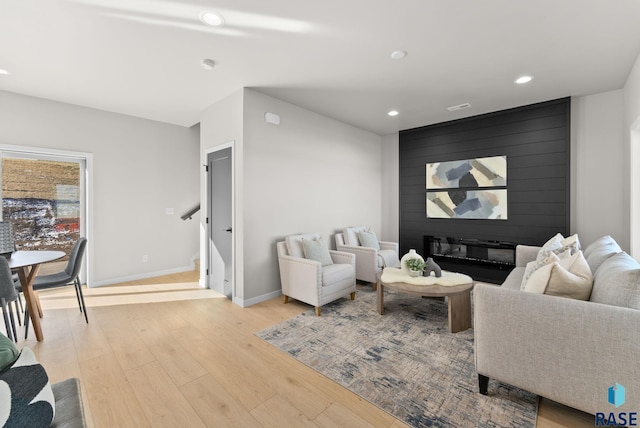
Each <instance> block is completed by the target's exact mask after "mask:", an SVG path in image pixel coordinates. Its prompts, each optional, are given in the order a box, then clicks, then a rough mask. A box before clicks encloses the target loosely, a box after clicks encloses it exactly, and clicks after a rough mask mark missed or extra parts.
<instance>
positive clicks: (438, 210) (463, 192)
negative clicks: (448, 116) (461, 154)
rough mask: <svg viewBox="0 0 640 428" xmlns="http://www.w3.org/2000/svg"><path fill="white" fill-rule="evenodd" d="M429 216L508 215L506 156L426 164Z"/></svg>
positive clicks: (483, 216) (505, 216) (458, 217)
mask: <svg viewBox="0 0 640 428" xmlns="http://www.w3.org/2000/svg"><path fill="white" fill-rule="evenodd" d="M426 189H427V217H428V218H456V219H491V220H506V219H507V157H506V156H491V157H484V158H475V159H464V160H457V161H448V162H434V163H428V164H427V165H426Z"/></svg>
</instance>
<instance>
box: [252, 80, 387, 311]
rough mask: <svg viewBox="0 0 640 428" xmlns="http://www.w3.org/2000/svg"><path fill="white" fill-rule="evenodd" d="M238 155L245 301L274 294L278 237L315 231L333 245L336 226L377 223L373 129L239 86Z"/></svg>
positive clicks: (378, 156)
mask: <svg viewBox="0 0 640 428" xmlns="http://www.w3.org/2000/svg"><path fill="white" fill-rule="evenodd" d="M265 112H271V113H275V114H278V115H279V116H280V118H281V123H280V125H279V126H276V125H272V124H268V123H265V120H264V115H265ZM243 161H244V177H243V180H244V189H243V195H242V197H243V201H244V224H243V232H244V262H245V268H244V294H243V299H244V301H245V303H248V304H251V303H254V302H256V301H259V300H261V299H263V298H265V297H269V296H274V295H278V294H279V293H280V276H279V270H278V262H277V255H276V242H277V241H279V240H282V239H284V238H285V236H287V235H290V234H295V233H303V232H318V233H320V235H321V236H322V237H323V238H324V239H325V240H326V241H328V243H330V246H331V247H332V248H335V241H334V236H333V235H334V234H335V233H336V232H339V231H340V230H341V229H342V228H343V227H346V226H351V225H366V226H371V227H373V228H374V229H375V230H376V231H380V230H381V203H382V186H381V184H382V183H381V170H382V151H381V137H380V136H378V135H376V134H373V133H370V132H367V131H363V130H361V129H358V128H354V127H352V126H349V125H346V124H344V123H341V122H338V121H336V120H333V119H330V118H328V117H325V116H322V115H319V114H316V113H313V112H311V111H308V110H305V109H303V108H300V107H297V106H295V105H292V104H289V103H286V102H283V101H280V100H277V99H275V98H272V97H269V96H267V95H264V94H261V93H259V92H256V91H253V90H249V89H245V92H244V160H243Z"/></svg>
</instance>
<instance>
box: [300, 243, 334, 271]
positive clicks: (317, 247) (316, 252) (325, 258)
mask: <svg viewBox="0 0 640 428" xmlns="http://www.w3.org/2000/svg"><path fill="white" fill-rule="evenodd" d="M302 249H303V250H304V257H305V258H307V259H309V260H315V261H317V262H320V264H321V265H322V266H328V265H332V264H333V260H331V254H330V253H329V249H328V248H327V246H326V245H325V244H324V241H323V240H322V238H318V239H316V240H311V239H303V240H302Z"/></svg>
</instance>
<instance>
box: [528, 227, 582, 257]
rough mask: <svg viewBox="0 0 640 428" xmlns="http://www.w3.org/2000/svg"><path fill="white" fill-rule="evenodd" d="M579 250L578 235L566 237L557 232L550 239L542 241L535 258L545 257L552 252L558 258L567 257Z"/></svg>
mask: <svg viewBox="0 0 640 428" xmlns="http://www.w3.org/2000/svg"><path fill="white" fill-rule="evenodd" d="M579 250H580V241H579V240H578V235H577V234H574V235H571V236H570V237H568V238H565V237H564V236H562V234H560V233H557V234H555V235H554V236H553V237H552V238H551V239H549V240H548V241H547V242H545V243H544V245H543V246H542V248H540V251H539V252H538V257H537V260H542V259H545V258H546V257H548V256H549V254H551V253H554V254H556V255H557V256H558V257H559V258H560V259H564V258H565V257H569V256H570V255H572V254H575V253H576V252H578V251H579Z"/></svg>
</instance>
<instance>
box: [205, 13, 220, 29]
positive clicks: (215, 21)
mask: <svg viewBox="0 0 640 428" xmlns="http://www.w3.org/2000/svg"><path fill="white" fill-rule="evenodd" d="M200 21H202V22H204V23H205V24H207V25H211V26H212V27H219V26H221V25H224V18H223V17H222V15H220V14H218V13H215V12H201V13H200Z"/></svg>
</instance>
